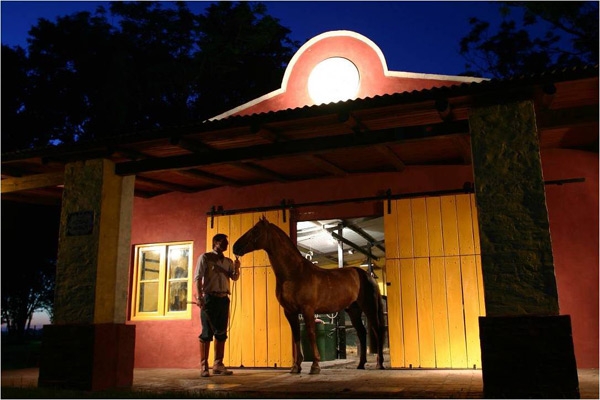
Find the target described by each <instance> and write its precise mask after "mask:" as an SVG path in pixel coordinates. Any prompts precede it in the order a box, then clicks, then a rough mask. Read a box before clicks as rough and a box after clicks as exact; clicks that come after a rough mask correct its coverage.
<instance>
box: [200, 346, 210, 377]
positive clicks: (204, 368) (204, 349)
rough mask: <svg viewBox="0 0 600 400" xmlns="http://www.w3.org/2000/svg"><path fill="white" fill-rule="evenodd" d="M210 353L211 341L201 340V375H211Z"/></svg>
mask: <svg viewBox="0 0 600 400" xmlns="http://www.w3.org/2000/svg"><path fill="white" fill-rule="evenodd" d="M209 353H210V342H204V341H202V340H200V376H201V377H203V378H206V377H208V376H210V373H209V372H208V354H209Z"/></svg>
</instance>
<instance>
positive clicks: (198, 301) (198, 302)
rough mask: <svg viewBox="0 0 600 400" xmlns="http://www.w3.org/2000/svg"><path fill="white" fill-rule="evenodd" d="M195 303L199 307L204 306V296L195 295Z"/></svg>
mask: <svg viewBox="0 0 600 400" xmlns="http://www.w3.org/2000/svg"><path fill="white" fill-rule="evenodd" d="M196 305H197V306H198V307H200V308H202V307H204V296H200V297H198V296H196Z"/></svg>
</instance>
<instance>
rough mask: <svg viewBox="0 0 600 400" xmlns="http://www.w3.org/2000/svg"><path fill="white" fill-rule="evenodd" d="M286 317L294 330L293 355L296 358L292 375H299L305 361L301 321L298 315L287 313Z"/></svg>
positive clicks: (291, 371)
mask: <svg viewBox="0 0 600 400" xmlns="http://www.w3.org/2000/svg"><path fill="white" fill-rule="evenodd" d="M285 317H286V318H287V320H288V323H289V324H290V328H291V329H292V342H293V343H292V355H293V357H294V364H293V365H292V369H291V370H290V373H292V374H299V373H300V371H302V361H304V355H303V354H302V342H301V337H300V321H299V320H298V314H296V313H291V312H287V311H285Z"/></svg>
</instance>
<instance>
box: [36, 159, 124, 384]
mask: <svg viewBox="0 0 600 400" xmlns="http://www.w3.org/2000/svg"><path fill="white" fill-rule="evenodd" d="M134 182H135V177H134V176H128V177H120V176H117V175H115V173H114V164H113V163H112V162H111V161H109V160H102V159H97V160H89V161H79V162H74V163H70V164H67V165H66V167H65V187H64V191H63V200H62V210H61V224H60V232H59V249H58V263H57V271H56V291H55V300H54V316H55V317H54V324H53V325H47V326H44V334H43V340H42V356H41V361H40V375H39V385H40V386H54V387H56V386H60V387H66V388H73V389H82V390H104V389H108V388H117V387H128V386H131V384H132V382H133V357H134V347H135V326H134V325H126V324H125V321H126V317H127V293H128V288H127V285H128V280H129V259H130V257H129V253H130V246H131V244H130V237H131V212H132V207H133V187H134Z"/></svg>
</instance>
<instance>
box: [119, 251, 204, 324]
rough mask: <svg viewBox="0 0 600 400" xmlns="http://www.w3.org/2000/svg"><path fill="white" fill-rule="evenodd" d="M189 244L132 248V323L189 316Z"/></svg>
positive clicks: (190, 286)
mask: <svg viewBox="0 0 600 400" xmlns="http://www.w3.org/2000/svg"><path fill="white" fill-rule="evenodd" d="M192 249H193V243H192V242H177V243H161V244H147V245H137V246H135V260H134V274H133V287H132V294H133V298H132V302H131V306H132V310H131V319H132V320H145V319H189V318H191V317H192V304H190V302H191V300H192V296H191V295H192V279H191V277H192V275H193V274H192Z"/></svg>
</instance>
